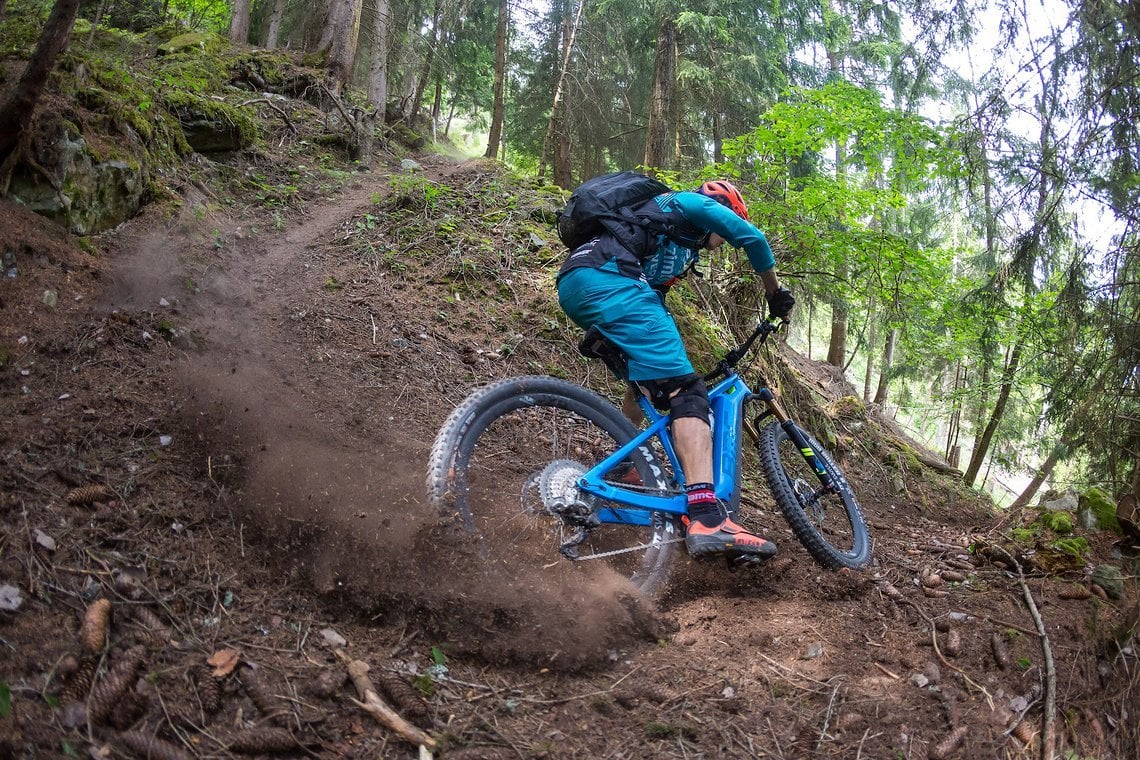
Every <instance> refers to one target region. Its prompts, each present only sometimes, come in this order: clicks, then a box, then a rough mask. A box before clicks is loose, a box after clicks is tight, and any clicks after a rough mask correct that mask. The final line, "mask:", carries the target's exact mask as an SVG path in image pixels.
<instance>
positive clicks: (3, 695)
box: [0, 681, 12, 718]
mask: <svg viewBox="0 0 1140 760" xmlns="http://www.w3.org/2000/svg"><path fill="white" fill-rule="evenodd" d="M11 714H12V689H11V688H10V687H9V686H8V684H7V682H5V681H0V718H7V717H8V716H9V715H11Z"/></svg>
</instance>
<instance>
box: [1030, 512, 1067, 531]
mask: <svg viewBox="0 0 1140 760" xmlns="http://www.w3.org/2000/svg"><path fill="white" fill-rule="evenodd" d="M1037 519H1038V520H1039V521H1040V522H1041V524H1042V525H1044V526H1045V527H1046V528H1048V529H1049V530H1051V531H1053V532H1054V533H1072V532H1073V516H1072V515H1071V514H1069V513H1068V512H1050V511H1045V512H1042V513H1041V516H1040V517H1039V518H1037Z"/></svg>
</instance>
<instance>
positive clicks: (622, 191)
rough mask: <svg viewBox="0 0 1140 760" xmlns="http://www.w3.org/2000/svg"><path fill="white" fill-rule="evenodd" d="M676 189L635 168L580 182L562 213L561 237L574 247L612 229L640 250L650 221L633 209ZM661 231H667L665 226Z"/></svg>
mask: <svg viewBox="0 0 1140 760" xmlns="http://www.w3.org/2000/svg"><path fill="white" fill-rule="evenodd" d="M668 192H672V188H670V187H669V186H668V185H666V184H665V183H664V182H661V181H659V180H656V179H653V178H652V177H647V176H645V175H644V174H638V173H637V172H634V171H624V172H614V173H612V174H602V175H600V176H597V177H593V178H591V179H588V180H586V181H585V182H583V183H582V184H581V185H579V186H578V189H576V190H575V191H574V192H573V193H572V194H571V195H570V200H569V201H567V203H566V207H565V208H563V209H562V211H561V212H559V214H558V239H559V240H561V241H562V243H563V245H565V246H566V247H567V248H569V249H571V250H573V249H575V248H577V247H578V246H580V245H583V244H585V243H588V242H589V241H590V240H591V239H593V238H595V237H597V236H598V235H601V234H602V233H603V232H607V231H608V232H610V233H611V234H613V235H614V237H616V238H617V239H618V240H619V241H620V242H621V244H622V245H624V246H625V247H626V248H627V249H629V250H630V251H632V252H636V247H637V239H636V238H637V234H638V230H639V228H644V227H646V226H648V225H649V224H650V221H649V220H648V219H646V218H644V217H638V216H637V215H636V214H634V213H633V209H634V208H636V207H637V206H640V205H641V204H642V203H645V202H646V201H647V200H649V199H650V198H653V197H655V196H658V195H661V194H662V193H668ZM661 231H666V230H664V229H662V230H661Z"/></svg>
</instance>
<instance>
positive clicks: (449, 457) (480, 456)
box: [427, 377, 683, 595]
mask: <svg viewBox="0 0 1140 760" xmlns="http://www.w3.org/2000/svg"><path fill="white" fill-rule="evenodd" d="M635 435H637V429H636V428H635V427H634V426H633V424H632V423H630V422H629V420H627V419H626V418H625V417H624V416H622V414H621V413H620V412H619V411H618V410H617V409H616V408H614V406H613V405H612V404H610V403H609V402H607V401H606V400H605V399H603V398H602V397H601V396H598V395H597V394H595V393H593V392H591V391H589V390H586V389H585V388H582V387H580V386H577V385H574V384H572V383H568V382H565V381H563V380H558V379H557V378H551V377H517V378H511V379H508V380H503V381H500V382H498V383H495V384H493V385H490V386H487V387H484V388H480V389H479V390H476V391H475V392H474V393H472V394H471V395H470V396H469V397H468V398H467V399H466V400H465V401H463V402H462V403H461V404H460V405H459V406H458V407H457V408H456V409H455V411H454V412H452V414H451V416H450V417H449V418H448V420H447V421H446V422H445V423H444V425H443V427H442V428H441V429H440V432H439V434H438V435H437V437H436V440H435V444H434V445H433V447H432V452H431V457H430V460H429V463H428V474H427V490H428V498H429V500H430V502H431V503H432V505H433V506H435V507H436V508H438V509H440V510H441V511H442V512H444V513H446V514H451V515H453V516H454V517H455V519H456V520H457V521H459V522H460V523H461V524H462V526H463V528H464V529H465V531H466V532H467V534H468V535H469V537H470V538H471V542H472V546H473V547H474V548H475V550H477V551H478V552H479V556H480V559H482V560H484V561H487V562H492V563H503V564H507V563H516V562H521V563H524V564H525V566H526V568H527V571H528V572H557V571H558V570H557V568H559V567H565V564H566V562H567V560H565V559H563V558H562V556H561V555H560V553H559V547H560V546H561V545H562V543H563V542H565V541H567V540H569V539H570V538H571V536H573V535H574V534H575V533H576V532H577V528H576V527H574V526H573V525H571V524H568V520H567V519H566V518H567V515H568V513H567V511H565V508H566V507H567V506H568V505H571V507H572V508H576V509H577V510H578V514H579V515H580V516H585V515H588V514H589V512H590V507H593V508H594V510H595V511H596V509H597V508H599V507H602V508H604V507H605V506H606V504H605V503H600V504H598V503H590V502H589V501H588V500H587V499H584V498H583V497H582V495H581V494H580V493H579V491H578V489H577V485H576V483H577V480H578V478H579V477H580V476H581V475H582V474H584V473H585V472H586V471H587V470H589V469H590V468H592V467H593V466H594V465H595V464H597V463H598V462H600V461H602V460H603V459H604V458H605V457H607V456H608V455H609V454H611V453H613V452H614V451H616V450H617V449H618V448H619V447H621V446H622V445H623V444H625V443H627V442H629V441H630V440H631V439H632V438H633V437H634V436H635ZM662 473H663V470H662V468H661V466H660V464H659V462H658V460H657V457H656V456H655V455H654V454H653V452H652V451H651V450H650V449H649V448H647V447H643V448H641V449H639V450H637V451H636V452H635V453H634V455H632V456H631V457H630V458H629V459H628V460H627V461H626V462H622V463H620V464H619V465H618V466H617V467H615V468H614V469H613V470H612V471H611V473H610V475H609V476H607V479H612V480H613V481H614V482H616V483H620V484H621V485H622V486H623V487H626V488H644V489H648V490H651V491H664V490H665V489H666V488H667V486H668V484H667V482H666V480H665V477H664V475H663V474H662ZM574 505H576V507H575V506H574ZM560 510H562V514H561V515H560V514H558V512H559V511H560ZM570 522H572V520H570ZM681 535H683V534H682V533H681V532H680V528H679V524H678V521H677V519H676V518H675V516H673V515H671V514H668V513H653V515H652V521H651V525H649V526H634V525H614V524H609V523H607V524H605V525H602V526H600V527H598V528H597V529H596V530H593V531H591V532H590V534H589V538H588V539H587V540H586V542H585V543H583V544H582V545H581V546H580V547H579V551H580V554H581V557H582V559H589V558H590V557H597V556H598V555H606V556H603V557H601V559H602V561H604V562H606V563H607V564H609V565H610V566H612V567H613V568H615V569H616V570H617V571H618V572H620V573H622V574H623V575H625V576H627V577H629V578H630V580H631V582H632V583H633V584H634V585H635V586H636V587H637V588H638V590H639V591H640V592H641V593H642V594H643V595H652V594H654V593H656V592H657V591H659V590H660V589H661V587H662V586H663V584H664V583H665V580H666V579H667V578H668V573H669V563H670V561H671V559H672V556H673V551H674V549H675V548H676V546H677V544H676V542H675V541H673V539H677V538H679V537H680V536H681ZM631 547H637V548H635V549H633V550H631V551H624V552H620V553H613V554H608V553H609V552H615V550H622V549H630V548H631Z"/></svg>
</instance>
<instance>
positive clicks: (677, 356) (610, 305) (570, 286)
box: [558, 267, 693, 381]
mask: <svg viewBox="0 0 1140 760" xmlns="http://www.w3.org/2000/svg"><path fill="white" fill-rule="evenodd" d="M558 303H559V304H560V305H561V306H562V310H563V311H565V312H566V314H567V316H569V317H570V319H572V320H574V323H575V324H577V325H578V326H579V327H581V328H582V329H583V330H586V329H589V328H591V327H597V328H598V330H600V331H601V332H602V334H603V335H605V336H606V337H607V338H609V339H610V340H611V341H613V342H614V344H616V345H617V346H618V348H620V349H621V350H622V351H624V352H625V354H626V356H628V357H629V379H630V380H633V381H643V380H664V379H665V378H669V377H679V376H681V375H688V374H690V373H692V371H693V365H692V363H690V362H689V356H688V354H687V353H686V352H685V344H684V343H683V342H682V341H681V334H680V333H679V332H678V331H677V325H676V323H675V322H674V321H673V317H672V315H671V314H669V311H668V310H667V309H666V308H665V304H664V303H662V301H661V297H660V296H659V295H658V294H657V291H655V290H654V289H653V288H651V287H649V284H648V283H646V282H644V281H642V280H635V279H633V278H631V277H626V276H625V275H622V274H618V273H617V272H609V271H606V270H604V269H592V268H590V267H579V268H578V269H571V270H570V271H569V272H566V273H565V274H563V275H562V276H561V277H560V278H559V279H558Z"/></svg>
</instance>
